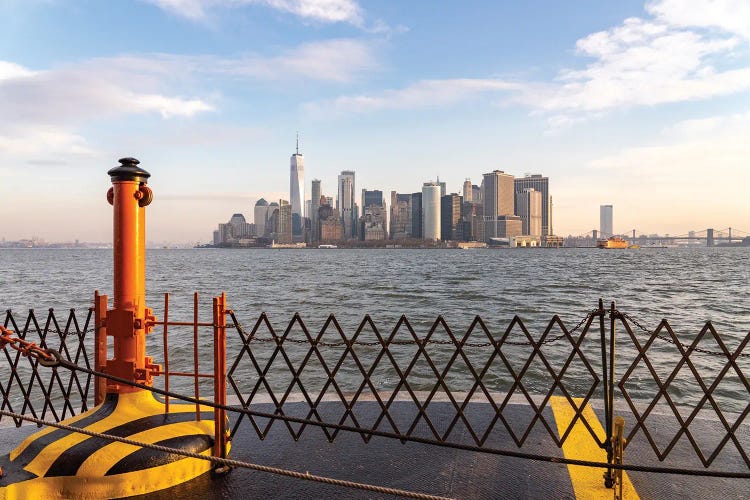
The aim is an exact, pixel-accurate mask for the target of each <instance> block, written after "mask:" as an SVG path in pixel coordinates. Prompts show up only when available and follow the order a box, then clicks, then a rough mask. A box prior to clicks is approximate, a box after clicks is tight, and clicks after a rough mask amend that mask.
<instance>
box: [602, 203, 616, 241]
mask: <svg viewBox="0 0 750 500" xmlns="http://www.w3.org/2000/svg"><path fill="white" fill-rule="evenodd" d="M613 225H614V224H613V219H612V205H600V206H599V235H600V237H601V238H609V237H610V236H613V235H614V232H613V231H612V227H613Z"/></svg>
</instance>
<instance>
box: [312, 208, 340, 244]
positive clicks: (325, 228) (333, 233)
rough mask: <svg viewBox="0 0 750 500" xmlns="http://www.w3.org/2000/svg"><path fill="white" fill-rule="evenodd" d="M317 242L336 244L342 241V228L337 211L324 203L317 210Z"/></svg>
mask: <svg viewBox="0 0 750 500" xmlns="http://www.w3.org/2000/svg"><path fill="white" fill-rule="evenodd" d="M317 219H318V241H319V242H321V243H336V242H339V241H341V240H342V239H344V226H343V225H342V224H341V217H340V215H339V211H338V210H337V209H335V208H333V206H332V205H331V204H328V203H325V204H323V205H321V206H320V208H318V217H317Z"/></svg>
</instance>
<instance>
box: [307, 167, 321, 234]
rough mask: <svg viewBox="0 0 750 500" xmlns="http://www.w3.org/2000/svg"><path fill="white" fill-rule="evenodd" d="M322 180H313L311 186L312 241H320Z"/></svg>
mask: <svg viewBox="0 0 750 500" xmlns="http://www.w3.org/2000/svg"><path fill="white" fill-rule="evenodd" d="M321 197H322V194H321V186H320V179H313V180H312V184H311V186H310V227H311V228H312V232H311V240H312V242H316V241H318V237H319V236H320V232H319V231H318V209H319V208H320V202H321Z"/></svg>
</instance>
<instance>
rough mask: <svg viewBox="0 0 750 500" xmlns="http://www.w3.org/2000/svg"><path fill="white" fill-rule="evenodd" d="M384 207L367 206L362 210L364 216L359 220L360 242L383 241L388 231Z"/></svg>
mask: <svg viewBox="0 0 750 500" xmlns="http://www.w3.org/2000/svg"><path fill="white" fill-rule="evenodd" d="M385 214H386V212H385V207H384V206H377V205H369V206H368V207H367V208H365V210H364V215H362V217H360V219H359V226H360V231H359V235H360V236H359V239H361V240H384V239H386V235H387V234H388V231H387V229H386V217H385Z"/></svg>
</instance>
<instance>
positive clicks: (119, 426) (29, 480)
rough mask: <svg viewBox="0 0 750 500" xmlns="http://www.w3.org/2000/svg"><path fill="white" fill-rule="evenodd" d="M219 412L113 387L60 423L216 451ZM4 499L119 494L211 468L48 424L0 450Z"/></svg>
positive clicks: (204, 452)
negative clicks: (114, 390)
mask: <svg viewBox="0 0 750 500" xmlns="http://www.w3.org/2000/svg"><path fill="white" fill-rule="evenodd" d="M213 418H214V413H213V410H212V409H211V408H207V407H201V420H200V421H196V418H195V405H187V404H170V405H169V413H168V414H165V412H164V404H163V403H161V402H160V401H157V400H156V399H154V397H153V395H152V393H150V392H148V391H138V392H134V393H130V394H120V395H118V394H109V395H107V398H106V400H105V401H104V402H103V403H102V404H101V405H99V406H97V407H96V408H94V409H93V410H91V411H88V412H85V413H82V414H80V415H78V416H76V417H73V418H70V419H68V420H65V421H63V422H62V423H64V424H67V425H70V426H73V427H79V428H85V429H87V430H89V431H93V432H99V433H106V434H110V435H115V436H121V437H126V438H128V439H132V440H135V441H139V442H144V443H152V444H159V445H162V446H167V447H170V448H176V449H179V450H183V451H189V452H193V453H200V454H202V455H211V452H212V448H213V443H214V421H213ZM0 467H1V468H2V471H3V472H2V477H0V500H12V499H27V498H92V499H93V498H120V497H127V496H132V495H140V494H144V493H149V492H152V491H157V490H161V489H164V488H169V487H171V486H175V485H177V484H181V483H184V482H186V481H189V480H191V479H193V478H195V477H197V476H199V475H201V474H203V473H205V472H208V471H209V470H210V469H211V463H210V462H208V461H206V460H199V459H195V458H185V457H183V456H182V455H178V454H175V453H165V452H161V451H156V450H152V449H149V448H141V447H137V446H133V445H129V444H125V443H120V442H112V441H111V440H107V439H104V438H96V437H91V436H88V435H85V434H80V433H76V432H72V431H67V430H62V429H56V428H47V429H44V430H42V431H40V432H37V433H35V434H33V435H31V436H29V437H28V438H26V439H25V440H24V441H23V443H21V444H20V445H19V446H18V447H17V448H16V449H15V450H13V451H12V452H11V453H10V455H5V456H2V457H0Z"/></svg>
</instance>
